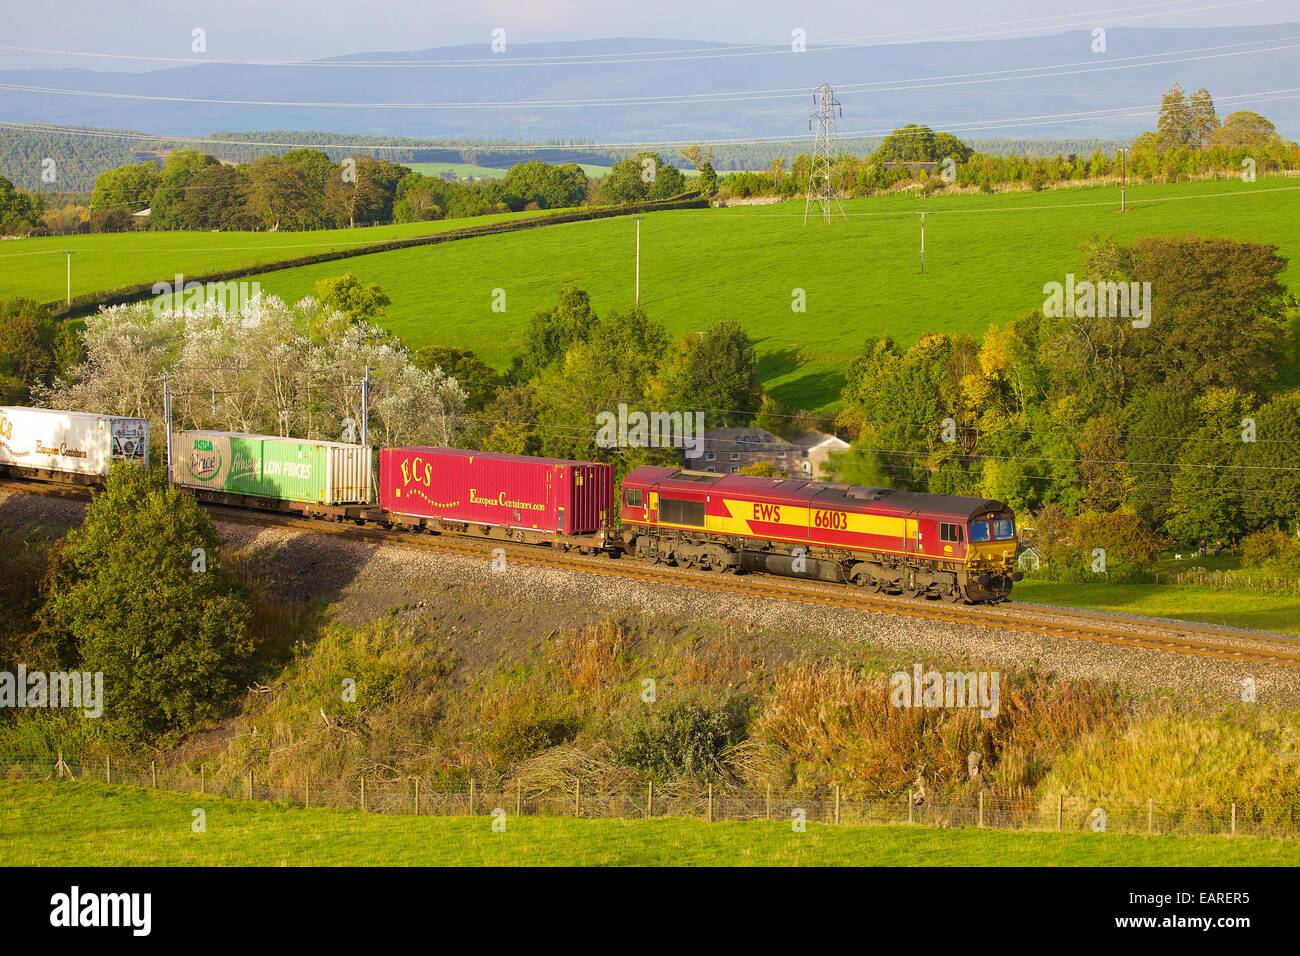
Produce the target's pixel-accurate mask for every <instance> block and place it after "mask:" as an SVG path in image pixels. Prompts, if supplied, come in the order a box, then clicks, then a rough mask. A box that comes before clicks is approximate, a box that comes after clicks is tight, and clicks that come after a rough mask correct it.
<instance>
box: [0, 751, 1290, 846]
mask: <svg viewBox="0 0 1300 956" xmlns="http://www.w3.org/2000/svg"><path fill="white" fill-rule="evenodd" d="M4 779H7V780H40V781H50V782H57V781H63V780H67V781H72V780H83V781H93V782H99V783H107V784H112V785H121V786H131V787H143V788H152V789H159V790H167V791H171V792H176V793H191V794H196V795H201V796H206V795H211V796H215V797H224V798H227V799H231V800H244V801H253V800H256V801H269V802H275V803H278V804H281V805H285V806H296V807H333V808H338V809H350V810H357V811H361V812H365V813H378V814H388V815H402V816H489V817H490V816H493V815H503V814H504V815H506V816H533V817H576V818H584V819H619V820H630V819H651V818H694V819H700V820H707V821H710V822H717V821H724V820H770V821H785V822H787V823H790V824H792V825H796V826H797V825H800V824H807V823H822V824H838V825H858V826H864V825H871V826H880V825H890V824H911V825H914V826H929V827H943V828H959V827H984V828H992V829H999V830H1020V831H1058V832H1073V833H1085V832H1092V833H1119V834H1147V835H1197V836H1229V837H1233V836H1257V837H1270V838H1290V839H1294V838H1296V837H1300V804H1295V803H1267V802H1255V803H1228V804H1223V805H1212V806H1207V805H1196V806H1176V805H1171V804H1168V803H1162V802H1160V801H1159V800H1157V799H1155V798H1154V797H1153V798H1151V799H1148V800H1146V801H1144V802H1137V803H1134V802H1132V801H1114V800H1105V799H1097V798H1087V797H1082V796H1072V795H1068V794H1058V795H1055V796H1051V797H1046V798H1039V799H1030V798H1026V797H1024V796H1023V795H1021V796H1016V795H1008V794H1005V793H999V792H997V791H995V790H979V791H975V792H972V793H971V794H969V796H965V797H963V798H962V799H938V800H932V799H929V798H927V797H925V796H924V795H923V794H922V793H921V792H919V791H915V790H913V791H909V792H908V793H906V794H903V795H900V796H897V797H892V798H879V797H873V798H849V797H846V796H843V795H842V791H841V788H840V787H838V786H829V787H825V788H822V789H820V790H818V791H816V792H804V793H791V792H777V791H774V790H772V789H771V788H766V789H763V790H753V789H737V788H732V787H725V788H724V787H721V786H717V787H715V786H714V785H712V784H690V785H685V786H684V785H682V784H675V785H673V786H671V787H666V788H665V787H658V786H656V785H655V784H654V782H653V781H650V780H647V781H644V782H642V783H640V784H637V785H630V786H629V785H622V786H619V787H615V788H602V789H599V790H596V791H595V792H592V791H591V790H590V788H589V787H586V788H585V787H584V784H583V781H582V780H581V779H578V778H572V779H571V780H570V781H569V782H568V783H567V784H566V785H564V786H560V787H551V788H547V789H540V788H538V787H535V786H531V787H530V786H527V785H525V784H524V783H523V782H522V781H517V782H509V781H506V782H500V783H496V784H493V785H481V784H478V783H476V782H475V781H472V780H471V781H470V782H469V783H468V785H466V786H463V787H453V788H448V787H436V786H433V785H431V784H430V782H429V781H428V780H425V779H422V778H419V777H391V776H389V777H380V776H372V777H367V776H358V777H355V778H353V779H350V780H346V781H345V780H336V779H332V780H313V779H304V780H303V781H302V782H301V783H298V784H296V785H293V786H285V785H278V786H277V785H269V784H266V783H263V782H261V781H259V780H258V779H257V776H256V773H255V772H253V773H245V774H243V775H240V776H231V775H225V776H209V775H208V774H207V773H206V772H205V770H204V769H203V768H200V769H199V771H198V773H195V772H193V771H192V770H190V769H188V768H181V767H162V766H159V765H158V764H157V763H152V764H149V765H147V766H146V765H142V764H135V765H124V764H121V763H119V762H117V761H113V760H111V759H106V760H105V761H104V762H103V763H102V764H95V765H92V764H87V763H77V762H67V761H64V760H62V759H61V758H58V759H55V760H52V761H47V762H39V763H26V764H12V765H10V766H8V767H7V769H6V772H5V774H4Z"/></svg>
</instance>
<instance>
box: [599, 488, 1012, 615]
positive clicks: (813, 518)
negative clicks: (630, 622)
mask: <svg viewBox="0 0 1300 956" xmlns="http://www.w3.org/2000/svg"><path fill="white" fill-rule="evenodd" d="M621 517H622V524H623V546H624V548H626V550H627V551H628V552H629V553H631V554H633V555H635V556H637V557H640V558H645V559H648V560H652V561H665V562H670V563H674V564H685V565H688V566H692V567H703V568H708V569H712V570H726V569H733V570H739V571H766V572H770V573H774V574H786V575H794V576H798V577H811V578H816V579H819V580H824V581H836V582H847V583H852V584H857V585H860V586H862V587H865V588H868V589H870V590H873V591H896V592H901V593H903V594H906V595H908V596H910V597H918V596H920V595H922V594H933V595H936V596H938V597H940V598H943V599H944V600H946V601H961V600H967V601H989V602H996V601H1001V600H1004V599H1005V598H1006V597H1007V596H1008V595H1009V594H1010V592H1011V586H1012V582H1013V581H1016V580H1019V579H1020V578H1021V577H1022V575H1021V574H1020V572H1018V571H1014V570H1013V569H1012V564H1013V560H1014V558H1015V553H1016V536H1015V518H1014V516H1013V515H1012V513H1011V511H1010V509H1009V508H1007V506H1006V505H1004V504H1002V503H1000V502H997V501H991V500H988V499H985V498H964V497H958V496H953V495H929V494H914V493H912V492H907V491H896V490H893V489H890V488H864V487H861V486H858V485H848V484H838V483H837V484H829V483H825V482H819V481H807V480H805V479H802V478H762V477H757V476H749V475H718V474H713V473H707V472H695V471H683V470H680V469H677V468H662V467H656V466H645V467H642V468H638V469H636V470H635V471H632V472H631V473H630V474H628V475H627V477H625V478H624V479H623V501H622V511H621Z"/></svg>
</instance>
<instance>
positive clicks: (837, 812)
mask: <svg viewBox="0 0 1300 956" xmlns="http://www.w3.org/2000/svg"><path fill="white" fill-rule="evenodd" d="M839 823H840V785H839V784H838V783H837V784H836V785H835V825H836V826H839Z"/></svg>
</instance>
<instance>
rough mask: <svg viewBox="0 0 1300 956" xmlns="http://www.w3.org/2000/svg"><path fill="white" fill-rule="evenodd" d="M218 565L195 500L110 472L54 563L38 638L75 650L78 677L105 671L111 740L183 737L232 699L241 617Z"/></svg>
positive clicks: (239, 592) (144, 476)
mask: <svg viewBox="0 0 1300 956" xmlns="http://www.w3.org/2000/svg"><path fill="white" fill-rule="evenodd" d="M200 552H201V556H202V560H203V562H204V563H203V565H199V564H196V563H195V562H196V561H197V560H199V559H200ZM219 555H220V543H219V540H218V538H217V533H216V529H215V528H214V527H213V525H212V520H211V519H210V518H209V517H208V515H207V513H206V512H205V511H203V509H202V508H200V507H199V504H198V502H197V501H196V500H195V499H194V497H193V496H192V495H190V494H188V493H187V492H184V491H181V490H179V489H176V488H171V487H168V485H167V483H166V481H165V480H164V479H163V476H162V475H161V473H159V472H149V471H145V470H144V469H141V468H139V467H135V466H131V465H118V466H116V467H115V468H114V469H113V471H112V473H111V474H110V475H109V478H108V481H107V482H106V483H105V485H104V488H103V490H101V491H100V492H99V493H97V494H96V495H95V497H94V498H93V499H91V502H90V504H89V505H88V506H87V508H86V517H85V521H84V523H83V524H82V526H81V527H80V528H77V529H75V530H73V531H72V532H71V533H70V534H69V535H68V538H67V543H66V545H65V546H64V547H63V548H62V549H60V550H59V551H58V552H56V555H55V559H54V560H53V561H52V562H51V566H50V571H49V573H48V574H47V576H46V581H45V592H46V596H45V603H44V606H43V608H42V610H41V615H42V623H43V630H44V631H45V632H47V633H48V634H50V635H51V639H52V640H55V641H58V640H64V641H66V642H67V643H68V644H70V646H71V647H73V648H75V655H76V657H77V659H78V660H79V662H80V666H81V667H82V668H83V669H85V670H88V671H102V672H103V674H104V717H105V720H106V722H108V723H110V724H111V725H112V726H113V728H114V731H115V733H117V734H119V735H120V736H123V737H126V738H130V739H137V740H138V739H150V738H152V737H155V736H157V735H159V734H161V733H164V732H166V731H170V730H177V729H183V728H186V727H189V726H191V725H193V724H194V723H196V722H198V721H201V720H205V719H210V718H213V717H216V716H218V715H219V714H220V712H221V711H222V710H223V709H224V708H225V707H226V706H227V705H228V704H229V703H230V702H231V701H232V700H233V699H234V697H235V695H236V694H237V693H238V692H239V689H240V685H241V680H242V677H243V674H244V666H245V664H246V662H247V660H248V658H249V656H250V654H251V652H252V644H251V641H250V640H249V639H248V621H249V607H248V602H247V600H246V597H245V594H244V590H243V588H242V587H241V586H240V585H239V583H238V582H237V581H235V580H234V579H233V578H232V577H231V576H230V575H229V574H228V573H227V571H226V570H225V568H224V567H223V566H222V564H221V561H220V556H219Z"/></svg>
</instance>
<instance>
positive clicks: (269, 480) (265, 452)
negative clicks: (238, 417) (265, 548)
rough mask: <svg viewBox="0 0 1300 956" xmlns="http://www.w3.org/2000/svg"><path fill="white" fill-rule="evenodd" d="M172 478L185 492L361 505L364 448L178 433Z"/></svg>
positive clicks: (366, 495)
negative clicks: (189, 490) (207, 491)
mask: <svg viewBox="0 0 1300 956" xmlns="http://www.w3.org/2000/svg"><path fill="white" fill-rule="evenodd" d="M172 479H173V480H174V481H175V482H176V483H177V484H178V485H183V486H184V487H186V488H199V489H207V490H210V491H218V492H222V493H225V494H234V495H250V496H253V497H257V498H276V499H280V500H282V501H302V502H310V503H313V504H367V503H369V501H370V449H369V448H367V447H365V446H363V445H348V444H344V443H342V442H321V441H304V440H301V439H297V438H277V437H275V436H271V435H245V434H239V433H236V432H210V431H182V432H178V433H177V434H176V435H175V436H174V437H173V440H172Z"/></svg>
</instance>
